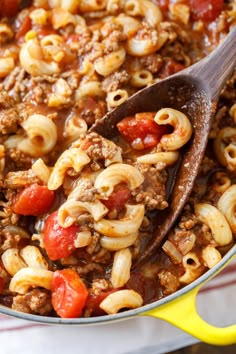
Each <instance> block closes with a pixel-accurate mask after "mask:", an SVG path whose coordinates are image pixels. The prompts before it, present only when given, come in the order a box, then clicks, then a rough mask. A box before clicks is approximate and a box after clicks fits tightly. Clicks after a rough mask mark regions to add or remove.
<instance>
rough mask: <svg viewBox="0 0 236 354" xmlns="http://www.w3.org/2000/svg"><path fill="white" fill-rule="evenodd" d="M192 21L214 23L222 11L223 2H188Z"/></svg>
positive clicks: (213, 0)
mask: <svg viewBox="0 0 236 354" xmlns="http://www.w3.org/2000/svg"><path fill="white" fill-rule="evenodd" d="M189 1H190V2H189V3H190V9H191V12H192V17H193V19H194V20H203V21H209V22H211V21H214V20H215V19H216V18H217V17H218V16H219V15H220V13H221V11H222V9H223V4H224V1H223V0H189Z"/></svg>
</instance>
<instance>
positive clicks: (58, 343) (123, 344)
mask: <svg viewBox="0 0 236 354" xmlns="http://www.w3.org/2000/svg"><path fill="white" fill-rule="evenodd" d="M235 294H236V262H233V263H231V264H230V265H228V266H227V268H225V269H224V270H223V271H222V272H221V274H219V275H218V276H217V277H216V278H214V279H213V280H211V281H210V282H209V283H208V284H207V285H205V287H204V288H203V289H202V291H201V292H200V293H199V295H198V299H197V307H198V310H199V313H200V314H201V315H202V316H204V319H205V320H207V321H208V322H209V323H212V324H214V325H218V326H220V327H223V326H226V325H230V324H233V323H236V311H235V305H236V297H235ZM219 304H220V305H219ZM196 342H197V339H195V338H193V337H191V336H189V335H188V334H186V333H184V332H182V331H181V330H179V329H178V328H176V327H174V326H172V325H170V324H169V323H166V322H164V321H161V320H158V319H155V318H150V317H136V318H132V319H128V320H124V321H119V322H114V323H109V324H102V325H93V326H83V327H81V326H72V327H70V326H48V325H42V324H37V323H33V322H28V321H25V320H20V319H16V318H13V317H8V316H5V315H0V353H1V354H12V353H17V354H66V353H74V354H161V353H167V352H169V351H172V350H176V349H179V348H181V347H185V346H187V345H191V344H193V343H196ZM235 342H236V338H235Z"/></svg>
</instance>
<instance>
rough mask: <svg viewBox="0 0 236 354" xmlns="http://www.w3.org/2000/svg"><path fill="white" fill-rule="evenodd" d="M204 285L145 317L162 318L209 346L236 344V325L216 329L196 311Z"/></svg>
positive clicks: (147, 313) (146, 313)
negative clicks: (198, 297) (197, 299)
mask: <svg viewBox="0 0 236 354" xmlns="http://www.w3.org/2000/svg"><path fill="white" fill-rule="evenodd" d="M224 266H225V265H224ZM224 266H223V267H221V268H220V269H219V271H220V270H222V269H223V268H224ZM217 273H218V272H217ZM214 275H215V274H214ZM208 280H209V279H208ZM203 285H204V283H201V284H200V285H198V286H197V287H194V288H193V289H192V290H190V291H188V292H186V293H185V294H183V295H181V296H180V297H178V298H175V299H174V300H173V301H170V302H168V303H166V304H164V305H162V306H160V307H157V308H155V309H153V310H150V311H148V312H145V313H143V315H148V316H152V317H156V318H160V319H162V320H165V321H167V322H170V323H171V324H173V325H174V326H176V327H178V328H180V329H182V330H183V331H185V332H187V333H189V334H191V335H192V336H194V337H195V338H198V339H200V340H201V341H203V342H205V343H208V344H212V345H229V344H235V343H236V324H235V325H231V326H228V327H215V326H213V325H210V324H209V323H207V322H206V321H204V320H203V319H202V318H201V317H200V316H199V314H198V312H197V309H196V297H197V294H198V292H199V290H200V288H201V287H202V286H203Z"/></svg>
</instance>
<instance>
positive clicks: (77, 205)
mask: <svg viewBox="0 0 236 354" xmlns="http://www.w3.org/2000/svg"><path fill="white" fill-rule="evenodd" d="M107 212H108V209H107V208H106V207H105V205H104V204H103V203H101V202H100V201H99V200H95V201H94V202H80V201H76V200H73V199H70V200H67V201H66V202H65V203H64V204H62V205H61V206H60V208H59V209H58V223H59V225H60V226H62V227H68V226H71V225H72V224H73V223H74V222H75V221H76V220H77V218H78V217H79V216H80V215H82V214H84V213H89V214H91V215H92V217H93V219H94V220H95V221H98V220H100V219H102V218H103V216H105V215H106V214H107Z"/></svg>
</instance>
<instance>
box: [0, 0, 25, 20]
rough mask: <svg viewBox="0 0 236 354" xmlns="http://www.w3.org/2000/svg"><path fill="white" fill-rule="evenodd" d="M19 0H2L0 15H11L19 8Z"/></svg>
mask: <svg viewBox="0 0 236 354" xmlns="http://www.w3.org/2000/svg"><path fill="white" fill-rule="evenodd" d="M19 3H20V1H19V0H2V1H1V7H0V17H1V16H2V17H13V16H15V15H16V14H17V12H18V10H19Z"/></svg>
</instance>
